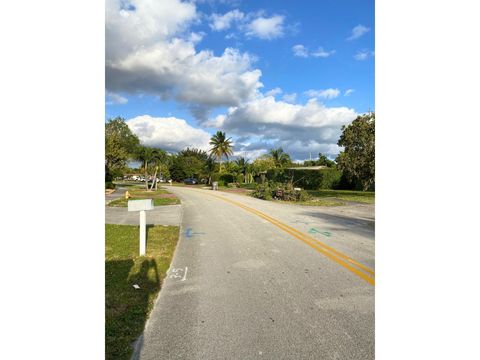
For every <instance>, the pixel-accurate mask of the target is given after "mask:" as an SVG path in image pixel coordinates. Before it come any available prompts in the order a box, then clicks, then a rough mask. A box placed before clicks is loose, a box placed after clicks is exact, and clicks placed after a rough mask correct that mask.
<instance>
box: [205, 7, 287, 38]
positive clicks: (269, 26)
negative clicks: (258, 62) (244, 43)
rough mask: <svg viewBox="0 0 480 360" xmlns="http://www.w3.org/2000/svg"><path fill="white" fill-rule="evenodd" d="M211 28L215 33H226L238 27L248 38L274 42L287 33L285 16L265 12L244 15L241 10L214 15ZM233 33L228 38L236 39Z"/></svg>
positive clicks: (211, 19)
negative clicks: (268, 14) (273, 40)
mask: <svg viewBox="0 0 480 360" xmlns="http://www.w3.org/2000/svg"><path fill="white" fill-rule="evenodd" d="M209 19H210V24H209V26H210V28H211V29H212V30H213V31H224V30H228V29H230V28H232V27H233V26H234V25H236V28H237V29H238V30H240V31H241V32H243V33H244V34H245V35H246V36H247V37H256V38H260V39H264V40H272V39H276V38H279V37H282V36H283V35H284V33H285V25H284V21H285V16H283V15H272V16H267V15H265V11H258V12H250V13H247V14H245V13H243V12H241V11H240V10H237V9H235V10H232V11H229V12H227V13H225V14H212V15H211V16H210V17H209ZM235 36H236V35H235V34H233V33H231V34H228V35H227V38H232V37H235Z"/></svg>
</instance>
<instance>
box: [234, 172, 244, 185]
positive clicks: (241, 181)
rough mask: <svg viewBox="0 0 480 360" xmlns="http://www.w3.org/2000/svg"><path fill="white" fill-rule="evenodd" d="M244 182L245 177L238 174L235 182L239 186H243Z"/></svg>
mask: <svg viewBox="0 0 480 360" xmlns="http://www.w3.org/2000/svg"><path fill="white" fill-rule="evenodd" d="M244 181H245V177H244V176H243V175H242V174H238V175H237V178H236V182H237V183H239V184H243V182H244Z"/></svg>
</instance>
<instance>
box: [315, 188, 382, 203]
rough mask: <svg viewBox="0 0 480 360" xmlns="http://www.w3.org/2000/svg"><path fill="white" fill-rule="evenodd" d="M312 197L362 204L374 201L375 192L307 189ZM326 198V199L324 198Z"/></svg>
mask: <svg viewBox="0 0 480 360" xmlns="http://www.w3.org/2000/svg"><path fill="white" fill-rule="evenodd" d="M307 192H308V193H309V194H310V196H312V198H313V199H315V198H316V199H319V200H320V199H324V198H331V199H332V200H340V201H341V200H344V201H355V202H360V203H364V204H374V203H375V192H373V191H353V190H307ZM325 200H326V199H325Z"/></svg>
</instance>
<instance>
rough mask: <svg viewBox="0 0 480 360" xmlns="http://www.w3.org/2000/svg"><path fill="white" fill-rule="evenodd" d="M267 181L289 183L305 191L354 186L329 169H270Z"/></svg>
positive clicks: (337, 171) (338, 173) (340, 173)
mask: <svg viewBox="0 0 480 360" xmlns="http://www.w3.org/2000/svg"><path fill="white" fill-rule="evenodd" d="M267 178H268V180H271V181H274V182H279V183H283V184H286V183H289V182H292V181H293V185H294V186H295V187H300V188H303V189H307V190H320V189H343V190H350V189H353V187H354V184H352V183H351V182H349V181H347V180H346V178H345V176H344V175H343V173H342V172H341V171H340V170H337V169H333V168H329V169H320V170H291V169H271V170H268V171H267Z"/></svg>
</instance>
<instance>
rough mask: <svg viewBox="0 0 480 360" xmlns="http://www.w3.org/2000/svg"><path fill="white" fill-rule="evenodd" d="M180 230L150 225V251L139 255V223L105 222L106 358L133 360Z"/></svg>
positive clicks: (148, 249) (148, 242)
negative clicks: (136, 224) (136, 343)
mask: <svg viewBox="0 0 480 360" xmlns="http://www.w3.org/2000/svg"><path fill="white" fill-rule="evenodd" d="M178 232H179V229H178V227H176V226H161V225H160V226H149V227H148V228H147V254H146V256H138V251H139V248H138V246H139V244H138V238H139V229H138V226H131V225H109V224H108V225H105V359H107V360H114V359H115V360H128V359H130V357H131V355H132V351H133V347H132V343H133V342H134V341H135V340H136V339H137V338H138V336H140V334H141V333H142V331H143V329H144V327H145V322H146V320H147V318H148V315H149V314H150V312H151V310H152V308H153V305H154V302H155V299H156V297H157V294H158V292H159V291H160V288H161V286H162V282H163V279H164V278H165V275H166V272H167V270H168V268H169V266H170V262H171V260H172V256H173V252H174V250H175V246H176V245H177V241H178V235H179V234H178ZM134 284H138V285H139V286H140V289H137V290H136V289H134V288H133V285H134Z"/></svg>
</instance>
